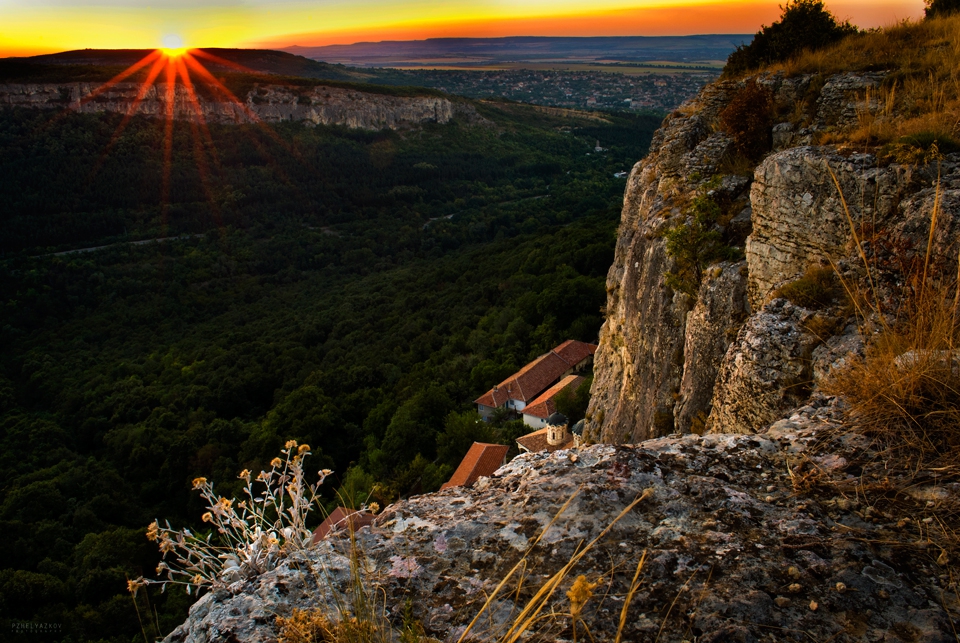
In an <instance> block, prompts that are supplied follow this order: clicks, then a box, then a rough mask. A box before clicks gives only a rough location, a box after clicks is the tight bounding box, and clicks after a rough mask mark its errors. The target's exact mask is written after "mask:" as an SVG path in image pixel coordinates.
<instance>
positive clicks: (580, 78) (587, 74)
mask: <svg viewBox="0 0 960 643" xmlns="http://www.w3.org/2000/svg"><path fill="white" fill-rule="evenodd" d="M391 73H392V74H395V75H398V76H403V77H404V78H407V77H409V84H410V85H418V86H421V87H432V88H434V89H439V90H441V91H444V92H448V93H451V94H457V95H460V96H467V97H469V98H492V97H503V98H508V99H510V100H515V101H519V102H524V103H533V104H534V105H544V106H547V107H567V108H575V109H604V110H621V111H625V110H650V111H655V112H668V111H672V110H674V109H676V108H677V107H678V106H679V105H680V104H681V103H682V102H683V101H685V100H687V99H688V98H691V97H693V96H695V95H696V93H697V92H698V91H699V90H700V88H701V87H703V86H704V85H705V84H707V83H708V82H710V81H712V80H715V79H716V78H717V76H718V75H719V70H706V69H705V70H697V71H696V72H693V73H679V72H678V73H663V74H642V75H628V74H623V73H617V72H616V67H611V71H610V72H606V71H603V72H600V71H539V70H537V71H535V70H528V69H512V70H500V71H460V70H433V69H404V70H391Z"/></svg>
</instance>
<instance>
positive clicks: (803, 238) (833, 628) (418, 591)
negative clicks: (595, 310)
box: [167, 72, 960, 643]
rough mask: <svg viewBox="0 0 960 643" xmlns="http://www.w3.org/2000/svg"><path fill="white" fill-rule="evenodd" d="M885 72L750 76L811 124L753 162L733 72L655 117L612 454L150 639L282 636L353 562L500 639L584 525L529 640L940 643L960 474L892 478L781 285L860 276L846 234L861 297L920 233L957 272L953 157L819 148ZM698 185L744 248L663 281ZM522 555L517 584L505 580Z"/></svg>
mask: <svg viewBox="0 0 960 643" xmlns="http://www.w3.org/2000/svg"><path fill="white" fill-rule="evenodd" d="M882 78H883V75H882V74H880V73H873V72H871V73H864V74H839V75H836V76H833V77H829V78H826V79H822V81H823V82H819V81H817V80H816V79H815V78H814V77H799V78H789V79H788V78H784V77H782V76H777V75H765V76H761V77H760V78H759V82H760V83H761V84H762V85H763V86H765V87H766V88H768V89H769V91H770V94H771V96H772V97H773V101H774V104H775V105H776V106H777V109H778V113H781V114H782V113H785V112H789V111H790V110H791V109H793V107H792V106H794V105H801V106H803V105H806V106H807V107H804V108H803V109H806V110H808V111H809V112H810V113H809V114H808V117H807V118H805V119H797V122H796V123H794V122H793V121H786V120H785V121H784V122H782V123H779V124H777V123H774V124H773V125H774V126H773V127H772V142H773V146H772V149H771V151H770V152H769V153H768V154H767V155H766V156H765V157H764V158H763V159H762V160H761V161H760V162H759V163H758V164H756V165H755V168H752V169H751V171H749V172H743V165H742V164H738V163H737V162H732V161H731V159H734V158H735V154H734V146H735V141H734V139H733V138H732V137H731V136H729V135H727V134H726V133H724V132H723V131H722V128H720V127H719V126H718V121H719V119H720V114H721V112H722V111H723V110H724V109H725V108H726V107H727V106H728V105H729V104H730V103H731V101H733V100H734V98H735V97H736V96H737V95H738V93H739V92H741V91H743V88H744V86H745V82H746V81H740V82H722V83H717V84H714V85H711V86H709V87H708V88H706V89H705V90H704V91H703V92H702V93H701V95H700V96H699V97H698V98H697V99H696V100H694V101H692V102H691V103H689V104H687V105H685V106H684V107H683V108H682V109H681V110H680V111H678V112H676V113H674V114H673V115H671V116H670V117H668V118H667V120H666V121H665V123H664V126H663V128H662V129H661V130H660V131H659V132H658V134H657V135H656V137H655V140H654V144H653V148H652V150H651V154H650V155H649V156H648V157H647V158H646V159H644V160H643V161H642V162H640V163H638V164H637V166H636V167H635V168H634V170H633V172H632V174H631V176H630V179H629V182H628V188H627V192H626V195H625V199H624V208H623V216H622V220H621V227H620V234H619V238H618V241H617V248H616V258H615V263H614V265H613V266H612V267H611V269H610V272H609V275H608V280H607V289H608V294H609V298H608V305H607V315H608V317H607V321H606V323H605V325H604V327H603V330H602V332H601V338H600V349H599V351H598V353H597V356H596V362H595V380H594V387H593V391H592V400H591V403H590V409H589V412H588V427H587V431H586V436H587V437H588V439H592V440H593V441H595V442H602V443H605V444H597V445H594V446H587V447H583V448H581V449H578V450H570V451H558V452H555V453H553V454H528V455H523V456H520V457H518V458H517V459H515V460H513V461H512V462H510V463H509V464H508V465H506V466H505V467H503V468H501V469H500V470H499V471H498V472H497V473H496V474H495V475H494V476H493V477H492V478H489V479H481V480H480V481H479V482H478V483H477V484H476V485H475V486H474V488H472V489H463V488H457V489H448V490H445V491H442V492H439V493H436V494H428V495H424V496H419V497H415V498H412V499H409V500H406V501H403V502H399V503H397V504H395V505H392V506H391V507H389V508H387V509H386V510H385V511H384V513H383V514H382V515H381V516H380V517H378V519H377V520H376V522H375V524H374V525H373V526H371V527H369V528H364V529H362V530H360V531H359V533H358V534H357V536H356V540H355V545H354V543H353V542H351V540H350V539H349V538H346V537H339V538H337V537H335V538H331V539H328V540H326V541H324V542H323V543H321V544H320V545H319V546H318V547H317V548H315V549H312V550H308V551H306V552H304V553H300V554H297V555H295V556H293V557H291V558H290V559H288V560H287V561H286V562H284V563H283V564H282V565H281V566H280V567H279V568H278V569H276V570H275V571H273V572H270V573H268V574H265V575H263V576H260V577H257V578H252V579H248V580H245V581H240V582H237V583H234V584H233V585H229V586H225V587H221V588H218V589H217V590H216V591H214V592H213V593H211V594H209V595H207V596H205V597H204V598H202V599H201V600H200V601H199V602H198V603H197V604H196V605H195V606H194V607H193V608H192V610H191V613H190V617H189V619H188V620H187V621H186V622H185V623H184V624H183V625H182V626H181V627H179V628H178V629H177V630H175V631H174V632H173V633H171V634H170V635H169V636H168V637H167V641H168V642H169V643H174V642H184V643H187V642H189V643H199V642H201V641H203V642H207V641H210V642H212V641H242V642H254V641H256V642H259V641H263V642H266V641H273V640H275V639H276V637H277V635H278V630H277V625H276V616H286V615H289V614H290V613H291V612H292V610H293V609H294V608H309V607H314V608H317V609H319V610H320V611H321V612H322V613H324V614H331V615H334V616H336V614H337V610H338V609H339V608H341V607H342V606H343V605H349V603H350V600H349V594H350V586H351V585H352V582H353V581H352V578H353V577H354V576H353V573H352V572H351V565H352V563H351V559H353V560H360V561H361V562H360V568H359V569H360V572H359V575H360V577H362V579H363V585H364V587H365V588H366V591H367V592H368V593H369V595H370V596H375V597H377V598H376V600H377V601H378V603H377V604H378V606H379V607H378V609H381V610H383V612H384V613H385V614H386V617H387V618H388V619H389V620H390V621H391V622H392V623H393V625H394V626H398V625H399V624H400V623H401V622H402V621H403V618H404V610H405V609H406V610H408V611H409V612H410V613H412V616H413V618H415V619H416V620H417V621H419V622H420V623H422V625H423V627H424V630H425V633H426V634H427V635H428V636H431V637H435V638H437V639H440V640H444V641H457V640H459V639H460V638H461V635H462V633H463V632H464V628H465V627H466V626H467V625H468V624H469V623H470V622H471V620H472V619H473V618H474V617H475V616H476V615H477V614H478V613H480V614H481V615H480V618H479V619H478V620H477V625H476V626H475V629H474V630H473V631H472V632H471V636H470V638H469V639H468V640H481V641H491V640H499V638H500V637H499V635H500V634H502V633H503V631H504V629H505V628H507V627H509V626H510V624H512V623H514V622H516V619H517V615H518V614H519V612H520V610H522V609H523V607H524V606H525V605H526V604H527V603H528V601H530V600H531V598H532V597H534V595H535V593H536V592H537V590H538V589H539V588H540V587H541V585H542V584H543V583H544V582H546V581H547V580H548V579H549V577H551V575H553V574H554V573H556V572H557V571H558V570H559V569H560V568H561V567H562V566H563V565H564V564H566V563H567V561H569V560H571V558H572V557H574V556H575V555H576V552H578V551H582V547H583V546H584V545H585V544H586V543H591V542H593V541H594V539H596V544H595V546H594V547H592V548H591V549H590V550H589V551H588V552H587V553H586V554H585V555H584V556H583V557H582V558H581V559H580V560H579V561H578V562H577V564H576V566H574V567H573V568H572V569H570V570H569V574H568V575H567V576H566V577H565V579H564V580H563V582H561V583H559V585H558V586H557V588H556V590H555V591H554V592H553V594H551V596H550V598H549V600H547V601H546V604H545V607H544V610H543V612H542V613H541V614H542V615H543V618H541V619H539V620H537V621H536V623H535V625H534V627H533V628H532V631H533V636H532V637H530V640H545V641H557V640H574V639H577V640H584V632H585V631H587V630H589V632H590V636H591V637H592V640H596V641H612V640H614V639H615V637H616V632H617V629H618V625H619V623H620V620H621V615H624V616H623V621H624V627H623V632H622V640H624V641H651V642H653V641H664V642H675V643H680V642H681V641H691V642H692V641H696V642H697V643H706V642H717V643H719V642H721V641H724V642H725V641H740V642H749V643H753V642H760V641H828V640H830V641H884V642H890V643H893V642H895V641H917V642H919V641H952V640H956V634H955V632H956V627H957V626H958V624H957V623H956V620H957V617H958V615H960V594H958V592H957V582H956V580H955V577H954V576H953V575H952V574H953V572H952V562H951V555H950V554H951V548H952V545H951V544H950V543H949V542H947V541H949V540H950V537H949V535H948V534H947V532H946V530H945V529H941V530H940V531H938V530H937V529H935V526H936V525H937V524H939V522H938V521H939V519H940V517H942V516H949V515H953V514H955V513H956V512H957V511H958V510H960V504H958V493H960V488H958V487H960V485H957V484H955V483H944V482H943V481H942V476H943V475H944V473H943V471H941V470H930V471H926V470H924V471H918V470H910V471H899V470H897V469H896V468H895V467H894V466H893V465H892V464H891V462H890V461H889V459H888V456H887V455H885V454H881V453H878V452H877V451H876V450H875V449H876V448H877V447H876V445H875V444H873V443H872V442H871V441H870V440H867V439H865V438H863V437H862V436H860V435H858V434H857V433H855V432H853V431H850V430H848V428H846V427H844V425H843V421H844V420H843V417H844V414H843V408H842V402H841V401H839V400H838V399H836V398H830V397H826V396H825V395H824V394H823V393H822V392H821V391H820V390H819V385H820V384H821V383H822V382H823V381H824V378H825V377H826V376H827V375H828V374H829V373H830V372H831V370H832V369H835V368H837V367H838V366H839V365H842V364H843V363H844V361H845V360H847V359H849V358H850V356H851V355H857V354H861V353H862V351H863V341H862V340H861V337H860V335H859V329H858V327H857V325H856V324H855V323H852V321H853V319H854V318H853V317H852V315H851V310H850V308H849V305H845V304H842V303H840V302H839V300H838V299H829V300H828V301H824V302H821V303H817V304H807V305H809V307H805V306H804V305H801V304H800V303H797V302H792V301H789V300H788V299H785V298H783V297H780V296H779V295H780V294H781V291H780V288H781V287H783V286H784V284H791V283H796V282H797V280H798V279H800V278H805V277H804V275H808V274H812V273H811V271H814V272H815V271H816V270H817V269H819V268H823V267H824V266H835V267H836V269H837V272H838V273H839V274H840V275H841V276H842V277H843V279H844V280H845V281H846V283H847V284H849V285H852V286H851V287H854V288H855V287H858V285H863V284H864V283H865V281H866V275H865V272H864V270H863V268H862V264H861V262H860V259H859V257H858V250H857V247H856V244H854V243H853V242H852V233H851V229H855V230H858V231H859V233H858V234H859V235H860V237H862V239H861V240H862V241H864V245H865V246H869V248H868V249H867V250H865V251H864V252H867V251H869V252H870V253H871V256H872V257H873V258H874V259H875V261H874V269H875V272H874V273H873V274H872V275H871V278H872V280H873V282H872V288H873V293H874V294H875V296H876V297H877V299H878V300H890V301H895V300H896V297H897V293H898V292H899V291H900V290H901V289H902V286H903V283H902V282H903V278H904V274H903V270H902V267H903V265H904V263H909V262H910V261H911V260H912V259H914V258H916V257H917V256H918V255H922V254H923V252H925V250H926V247H927V244H928V241H929V243H930V246H931V249H932V256H933V261H934V262H938V261H941V260H942V261H947V260H948V259H950V258H951V257H952V258H953V259H950V260H952V261H955V256H956V254H955V253H956V246H955V242H956V239H957V238H958V233H960V217H958V215H960V157H957V156H948V157H946V158H945V159H943V160H942V162H941V163H940V164H939V167H938V166H936V165H926V166H925V165H916V164H913V165H906V164H898V163H889V162H886V161H880V160H878V159H877V158H876V157H875V156H873V155H871V154H867V153H861V152H857V151H851V150H850V149H844V148H842V147H838V146H814V145H812V143H813V142H814V140H815V137H816V136H817V133H818V132H820V133H822V132H843V131H845V130H846V129H849V128H853V127H855V126H856V124H857V121H858V119H859V118H860V117H861V116H862V114H863V113H865V111H869V110H871V109H874V107H873V106H872V105H871V103H870V102H869V101H868V100H866V98H867V95H866V93H865V89H866V88H867V87H872V86H875V85H876V84H877V83H878V82H880V80H881V79H882ZM938 172H939V176H940V191H939V194H937V192H936V190H935V188H934V184H935V182H936V181H937V178H938ZM702 196H708V197H709V198H711V199H712V200H713V201H715V202H717V203H719V204H722V206H723V208H722V209H723V213H722V216H721V217H720V218H718V219H717V221H716V225H715V227H714V230H715V232H717V233H718V234H719V235H720V237H721V238H722V240H723V242H724V243H725V244H726V245H727V246H729V247H734V248H740V249H741V251H742V252H741V253H740V256H741V257H742V258H740V259H738V258H737V257H736V256H735V255H736V254H737V253H735V252H729V253H726V257H725V260H724V261H720V262H717V263H715V264H713V265H710V266H707V267H705V269H704V270H703V271H702V279H701V281H700V283H699V285H698V287H697V288H692V289H674V288H672V287H670V286H669V285H668V284H667V276H668V275H669V274H670V273H675V272H677V271H678V264H677V261H676V259H675V258H674V257H673V256H671V253H669V252H668V251H667V240H668V237H667V235H666V233H667V232H668V231H670V230H672V229H675V228H676V227H677V226H678V225H679V224H680V223H682V222H684V221H689V220H690V218H691V217H690V214H691V208H692V204H693V203H694V202H695V200H696V199H697V198H698V197H702ZM934 200H937V201H938V203H939V204H940V206H941V213H940V219H939V222H938V224H937V226H936V228H935V229H934V234H933V235H932V236H930V237H929V239H928V236H927V235H928V229H929V228H928V226H929V217H930V212H931V208H932V205H933V202H934ZM851 222H852V228H851ZM898 262H899V264H898ZM954 267H955V264H954ZM691 431H693V433H691ZM701 433H702V434H703V435H699V434H701ZM625 443H630V445H629V446H627V445H625ZM571 498H572V500H570V499H571ZM637 498H642V499H641V500H640V501H639V502H638V504H637V505H636V506H635V507H633V508H630V509H629V510H627V511H626V512H625V513H623V515H622V516H621V512H623V511H624V510H625V509H626V508H628V507H629V506H630V504H631V503H632V502H633V501H634V500H635V499H637ZM568 500H570V504H569V505H568V506H567V507H566V508H565V509H564V510H563V511H561V509H562V508H563V507H564V503H566V502H567V501H568ZM618 517H619V519H618ZM554 518H556V520H555V521H554ZM941 532H942V533H941ZM541 534H542V537H541ZM940 542H942V546H941V544H938V543H940ZM355 547H356V549H355ZM357 552H359V554H357ZM641 560H642V561H643V563H642V568H641V571H640V573H639V576H638V585H637V586H636V592H635V594H633V595H632V596H630V592H629V587H630V583H631V579H632V578H633V574H634V570H635V569H636V568H637V565H638V564H639V563H640V561H641ZM521 561H524V562H525V564H524V565H523V573H522V576H516V577H511V578H510V579H509V580H508V581H507V582H506V583H505V585H504V586H503V587H502V588H501V589H500V590H499V591H497V587H498V584H499V583H500V581H501V580H502V579H504V578H507V577H508V575H509V573H510V570H511V569H512V568H514V566H515V565H517V564H518V563H520V562H521ZM353 565H356V563H353ZM579 575H583V576H584V578H585V580H586V581H587V582H588V583H590V584H591V585H592V590H591V591H592V595H591V596H590V598H589V600H587V602H586V604H585V606H584V608H583V611H582V612H581V613H580V615H579V618H580V619H581V620H579V621H578V622H577V628H578V632H579V634H575V632H574V627H573V626H574V619H573V618H572V616H571V599H570V597H569V596H568V595H567V592H568V591H572V589H573V583H574V579H575V578H576V577H577V576H579ZM582 587H583V585H582V584H581V589H582ZM491 596H493V598H492V600H491V603H490V605H489V607H488V608H487V610H486V611H483V612H481V609H482V606H483V605H484V601H485V600H486V599H487V598H488V597H491ZM628 596H630V602H629V605H625V603H626V602H627V598H628ZM624 609H626V611H624ZM578 636H579V638H577V637H578Z"/></svg>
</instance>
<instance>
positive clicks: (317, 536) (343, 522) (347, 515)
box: [310, 507, 376, 545]
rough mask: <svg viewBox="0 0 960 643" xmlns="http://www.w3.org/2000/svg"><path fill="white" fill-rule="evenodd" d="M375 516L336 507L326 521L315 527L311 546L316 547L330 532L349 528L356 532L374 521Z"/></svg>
mask: <svg viewBox="0 0 960 643" xmlns="http://www.w3.org/2000/svg"><path fill="white" fill-rule="evenodd" d="M375 518H376V516H374V515H373V514H370V513H367V512H366V511H357V510H356V509H345V508H344V507H337V508H336V509H334V510H333V511H331V512H330V515H329V516H327V519H326V520H324V521H323V522H321V523H320V526H319V527H317V528H316V529H315V530H314V532H313V540H311V541H310V542H311V544H314V545H316V544H317V543H318V542H320V541H321V540H323V539H324V538H326V537H327V534H329V533H330V532H331V531H337V530H338V529H346V528H348V527H349V528H350V529H351V530H352V531H356V530H357V529H360V528H361V527H366V526H367V525H369V524H370V523H372V522H373V521H374V519H375Z"/></svg>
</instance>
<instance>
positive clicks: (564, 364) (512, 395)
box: [474, 339, 597, 408]
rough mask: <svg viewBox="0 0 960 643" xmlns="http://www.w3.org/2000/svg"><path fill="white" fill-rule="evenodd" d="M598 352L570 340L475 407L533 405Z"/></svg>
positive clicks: (483, 396)
mask: <svg viewBox="0 0 960 643" xmlns="http://www.w3.org/2000/svg"><path fill="white" fill-rule="evenodd" d="M596 351H597V346H596V344H586V343H584V342H580V341H577V340H575V339H568V340H567V341H565V342H564V343H562V344H560V345H559V346H557V347H556V348H554V349H553V350H552V351H550V352H549V353H545V354H543V355H541V356H540V357H538V358H537V359H535V360H533V361H532V362H530V363H529V364H527V365H526V366H524V367H523V368H521V369H520V370H519V371H517V372H516V373H514V374H513V375H511V376H510V377H508V378H507V379H505V380H503V381H502V382H500V384H498V385H497V386H494V387H493V388H492V389H490V390H489V391H487V392H486V393H485V394H484V395H482V396H481V397H479V398H477V399H476V400H474V404H483V405H484V406H489V407H493V408H495V407H498V406H503V405H504V404H506V402H507V400H521V401H523V402H530V401H531V400H533V399H534V398H536V397H537V396H538V395H540V394H541V393H542V392H543V391H544V389H546V388H547V387H548V386H550V385H551V384H552V383H553V382H555V381H557V378H559V377H560V376H561V375H563V374H564V373H566V372H567V371H569V370H570V369H571V368H574V367H575V366H576V365H577V364H579V363H580V362H582V361H583V360H585V359H586V358H588V357H590V356H591V355H593V354H594V353H595V352H596Z"/></svg>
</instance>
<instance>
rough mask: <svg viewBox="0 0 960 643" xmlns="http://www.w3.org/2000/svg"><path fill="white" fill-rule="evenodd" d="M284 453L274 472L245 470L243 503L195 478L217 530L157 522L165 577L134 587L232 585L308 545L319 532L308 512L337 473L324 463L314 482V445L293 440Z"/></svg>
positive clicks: (152, 533)
mask: <svg viewBox="0 0 960 643" xmlns="http://www.w3.org/2000/svg"><path fill="white" fill-rule="evenodd" d="M280 453H281V454H282V455H283V457H282V458H279V457H278V458H274V459H273V460H271V461H270V470H269V471H261V472H260V474H259V475H258V476H257V477H256V478H254V479H251V476H252V474H251V472H250V470H249V469H244V470H243V471H241V472H240V475H239V476H238V477H239V478H240V479H241V480H245V481H246V485H245V486H244V489H243V492H244V494H245V495H246V498H244V499H243V500H241V501H239V502H236V501H235V500H231V499H228V498H224V497H222V496H218V495H216V494H215V493H214V491H213V483H211V482H209V481H208V480H207V479H206V478H196V479H195V480H194V481H193V488H194V490H197V491H199V492H200V495H201V496H203V498H204V499H205V500H206V501H207V509H208V511H207V512H206V513H204V514H203V517H202V519H203V522H205V523H210V525H211V527H212V529H211V530H210V531H209V532H208V533H207V534H206V536H205V537H204V536H202V535H197V534H194V533H192V532H191V531H190V530H189V529H186V528H184V529H179V530H175V529H173V528H172V527H171V526H170V523H169V522H167V521H165V526H161V525H160V524H159V522H158V521H154V522H153V523H151V524H150V526H149V527H148V528H147V538H148V539H150V540H151V541H157V542H158V543H159V547H160V551H161V552H162V553H163V560H162V561H161V562H160V564H159V565H158V566H157V575H158V576H165V578H161V579H158V580H153V579H145V578H142V577H141V578H138V579H136V580H131V581H128V588H129V590H130V591H131V592H133V593H134V594H136V591H137V590H138V589H139V588H140V587H143V586H145V585H148V584H149V585H160V586H161V587H162V591H165V590H166V588H167V585H171V584H174V585H185V586H186V590H187V593H188V594H190V593H192V591H193V590H194V588H196V590H197V591H200V590H202V589H204V588H210V587H215V586H218V585H228V584H230V583H233V582H236V581H238V580H242V579H245V578H253V577H255V576H258V575H259V574H262V573H264V572H267V571H270V570H272V569H274V568H275V567H276V566H277V564H278V563H279V561H280V560H281V559H282V558H283V557H284V556H287V555H289V554H290V553H292V552H295V551H299V550H301V549H304V548H306V547H307V546H309V545H310V541H311V539H312V537H313V532H312V531H311V530H310V529H308V528H307V525H306V519H307V514H309V513H310V511H311V510H312V509H313V506H314V504H315V503H317V493H318V491H319V489H320V485H322V484H323V482H324V480H325V479H326V477H327V476H328V475H330V474H331V473H332V472H331V471H330V470H329V469H323V470H321V471H319V472H318V473H319V476H320V478H319V480H318V481H317V482H316V483H315V484H313V485H311V484H308V483H307V481H306V476H305V472H304V468H303V461H304V458H306V457H307V456H308V455H310V446H309V445H307V444H301V445H297V442H296V440H290V441H289V442H287V443H286V445H285V448H284V449H282V450H281V451H280ZM255 487H256V488H255Z"/></svg>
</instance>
